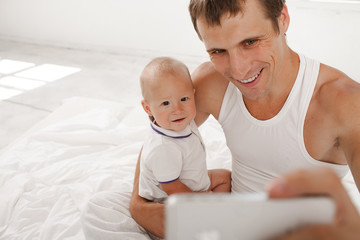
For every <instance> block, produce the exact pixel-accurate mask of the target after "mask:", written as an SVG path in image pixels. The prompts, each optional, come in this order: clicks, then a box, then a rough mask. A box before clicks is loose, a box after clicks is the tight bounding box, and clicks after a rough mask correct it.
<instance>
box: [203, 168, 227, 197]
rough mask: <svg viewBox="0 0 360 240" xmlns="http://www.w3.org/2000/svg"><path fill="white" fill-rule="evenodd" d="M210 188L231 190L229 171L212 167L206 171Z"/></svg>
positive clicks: (212, 189)
mask: <svg viewBox="0 0 360 240" xmlns="http://www.w3.org/2000/svg"><path fill="white" fill-rule="evenodd" d="M208 174H209V178H210V182H211V184H210V189H209V190H211V191H212V192H230V191H231V171H229V170H226V169H212V170H209V171H208Z"/></svg>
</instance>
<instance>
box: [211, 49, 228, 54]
mask: <svg viewBox="0 0 360 240" xmlns="http://www.w3.org/2000/svg"><path fill="white" fill-rule="evenodd" d="M223 52H225V50H223V49H216V50H214V51H212V52H211V53H212V54H220V53H223Z"/></svg>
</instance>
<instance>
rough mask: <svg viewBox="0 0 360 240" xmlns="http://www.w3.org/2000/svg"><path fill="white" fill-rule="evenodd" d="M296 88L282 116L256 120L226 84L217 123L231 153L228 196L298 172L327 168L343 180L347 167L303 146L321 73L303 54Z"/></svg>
mask: <svg viewBox="0 0 360 240" xmlns="http://www.w3.org/2000/svg"><path fill="white" fill-rule="evenodd" d="M299 57H300V67H299V72H298V75H297V78H296V81H295V83H294V86H293V88H292V90H291V92H290V94H289V96H288V98H287V100H286V102H285V104H284V106H283V107H282V109H281V110H280V112H279V113H278V114H277V115H276V116H275V117H273V118H271V119H269V120H264V121H261V120H258V119H256V118H254V117H253V116H252V115H251V114H250V113H249V112H248V110H247V108H246V106H245V104H244V101H243V99H242V94H241V93H240V91H239V90H238V89H237V88H236V87H235V85H233V84H232V83H229V85H228V87H227V90H226V93H225V96H224V99H223V103H222V106H221V111H220V115H219V123H220V124H221V126H222V128H223V130H224V133H225V137H226V142H227V145H228V147H229V149H230V151H231V154H232V191H234V192H259V191H264V186H265V185H266V184H267V183H268V182H269V181H270V180H271V179H273V178H275V177H279V176H281V175H283V174H284V173H287V172H289V171H291V170H294V169H297V168H311V167H314V166H327V167H330V168H332V169H333V170H335V172H336V173H337V174H338V175H339V176H340V177H343V176H345V175H346V173H347V172H348V170H349V168H348V166H347V165H337V164H331V163H325V162H321V161H318V160H315V159H313V158H312V157H311V156H310V155H309V153H308V152H307V150H306V148H305V144H304V138H303V135H304V134H303V129H304V121H305V116H306V113H307V109H308V106H309V103H310V100H311V97H312V95H313V92H314V89H315V84H316V81H317V78H318V74H319V66H320V63H319V62H317V61H314V60H312V59H309V58H306V57H304V56H302V55H299Z"/></svg>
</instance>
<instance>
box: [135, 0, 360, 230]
mask: <svg viewBox="0 0 360 240" xmlns="http://www.w3.org/2000/svg"><path fill="white" fill-rule="evenodd" d="M189 10H190V14H191V18H192V21H193V24H194V27H195V30H196V32H197V33H198V35H199V38H200V39H201V40H202V41H203V43H204V45H205V47H206V50H207V52H208V53H209V56H210V59H211V63H210V62H208V63H204V64H202V65H201V66H200V67H199V68H198V69H197V70H196V71H195V72H194V74H193V81H194V85H195V88H196V103H197V115H196V119H195V121H196V123H197V124H198V125H199V124H201V123H203V122H204V121H205V120H206V119H207V117H208V116H209V115H210V114H212V115H213V116H214V117H215V118H216V119H217V120H218V121H219V123H220V124H221V125H222V128H223V129H224V133H225V137H226V140H227V144H228V146H229V148H230V150H231V153H232V157H233V165H232V171H233V173H232V191H235V192H253V191H262V190H263V189H264V186H265V185H266V184H268V183H269V182H271V181H272V179H274V178H278V177H280V176H282V175H284V174H286V173H288V172H292V171H293V170H295V169H301V168H306V169H311V168H314V169H315V168H316V167H317V166H325V167H327V168H331V169H332V170H331V171H330V170H317V171H319V172H325V173H322V174H319V175H320V176H323V177H327V178H328V179H330V180H332V183H335V182H337V181H336V180H334V179H337V178H338V177H343V176H344V175H345V174H346V173H347V171H348V166H349V167H350V169H351V172H352V174H353V176H354V179H355V182H356V184H357V187H358V188H359V187H360V148H357V146H359V145H360V85H359V84H358V83H356V82H355V81H353V80H351V79H350V78H349V77H347V76H346V75H345V74H343V73H341V72H340V71H338V70H336V69H333V68H331V67H329V66H326V65H324V64H319V63H318V62H317V61H314V60H312V59H309V58H306V57H305V56H302V55H300V54H297V53H295V52H294V51H292V50H291V49H290V48H289V46H288V45H287V42H286V31H287V29H288V26H289V22H290V18H289V14H288V11H287V7H286V5H285V3H284V0H264V1H260V0H232V1H231V0H228V1H223V0H212V1H210V0H209V1H208V0H191V3H190V6H189ZM308 171H310V170H308ZM314 171H315V170H314ZM315 172H316V171H315ZM333 172H336V174H337V176H338V177H337V176H334V174H332V173H333ZM305 173H307V171H305V172H304V175H305V176H308V178H306V179H307V181H308V182H307V183H308V184H307V185H306V184H305V186H308V187H309V188H308V189H307V188H304V189H302V191H300V190H299V191H295V190H293V191H290V192H291V194H290V193H288V194H279V195H276V194H272V193H273V192H272V191H273V190H272V188H270V190H269V193H270V196H274V197H288V196H296V195H298V194H303V193H314V192H319V193H327V194H330V195H334V194H331V190H330V189H329V188H325V187H324V188H319V185H316V186H314V187H312V188H310V186H311V184H309V183H311V179H312V180H313V182H315V180H318V178H315V177H316V174H308V175H307V174H305ZM294 174H295V175H296V173H291V174H290V175H289V176H293V175H294ZM285 178H286V177H285ZM290 178H291V177H290ZM308 179H310V180H308ZM298 180H299V179H298ZM298 180H297V181H295V182H297V184H298ZM277 184H278V183H277ZM329 184H331V181H330V182H329ZM325 185H326V184H323V186H325ZM275 186H279V185H276V184H275ZM280 186H281V184H280ZM295 186H299V185H296V184H295ZM330 186H331V185H330ZM275 189H276V188H275ZM280 189H281V188H280ZM339 189H340V187H339V188H337V189H336V191H340V190H339ZM336 191H335V190H334V192H336ZM136 192H137V179H135V186H134V194H133V199H132V203H131V209H130V210H131V213H132V215H133V217H134V218H135V220H136V221H137V222H139V223H140V224H141V225H144V226H145V227H146V228H150V229H149V230H150V231H152V232H154V233H155V234H157V235H160V236H162V234H163V226H161V225H160V224H156V223H163V215H162V214H163V213H162V206H161V205H150V204H146V203H144V202H143V201H142V200H141V199H139V198H138V197H137V196H136ZM275 192H276V191H275ZM280 192H281V191H280ZM295 192H296V194H295ZM334 192H333V193H334ZM341 201H344V199H342V200H341ZM341 201H338V202H337V203H339V202H341ZM349 204H350V203H349ZM338 206H340V205H338ZM344 208H345V207H344ZM348 208H349V209H353V206H352V205H351V204H350V206H348ZM148 210H149V211H148ZM140 211H141V214H142V216H141V217H140V216H139V213H140ZM345 212H347V211H345ZM349 212H351V211H349ZM151 214H154V216H151ZM352 214H355V215H352V216H351V217H349V216H348V215H346V214H345V213H344V209H343V210H339V212H338V217H340V218H343V220H344V219H346V220H348V219H356V221H355V223H356V224H357V225H356V224H355V226H359V225H360V221H359V216H358V214H357V213H356V212H352ZM149 219H153V221H150V220H149ZM150 222H151V224H149V223H150ZM345 222H346V221H345ZM341 224H345V223H344V222H343V221H340V222H337V223H336V224H335V225H334V226H331V227H329V229H332V230H331V231H329V229H326V230H325V231H324V232H325V233H324V234H329V233H330V232H334V231H337V230H339V228H337V227H339V226H340V225H341ZM353 224H354V223H353ZM334 229H335V230H334ZM351 229H356V228H351ZM339 231H340V230H339ZM339 231H338V232H339ZM357 231H359V230H357ZM319 232H321V234H323V229H322V230H318V228H315V227H314V228H312V229H311V230H307V232H306V234H309V235H311V234H319ZM345 232H347V233H350V234H355V233H356V231H355V230H354V231H353V232H351V231H350V230H349V231H345ZM340 234H341V233H340ZM358 234H359V233H358ZM309 235H307V236H309ZM294 236H296V235H294ZM298 236H302V235H298ZM315 236H317V237H322V236H324V237H325V236H327V235H315ZM330 236H335V234H331V235H330Z"/></svg>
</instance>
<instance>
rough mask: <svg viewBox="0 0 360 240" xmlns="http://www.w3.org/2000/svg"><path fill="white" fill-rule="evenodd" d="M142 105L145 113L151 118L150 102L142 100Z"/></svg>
mask: <svg viewBox="0 0 360 240" xmlns="http://www.w3.org/2000/svg"><path fill="white" fill-rule="evenodd" d="M141 105H142V107H143V109H144V111H145V112H146V113H147V114H148V115H149V117H151V116H152V113H151V110H150V106H149V104H148V102H147V101H146V100H141Z"/></svg>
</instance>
